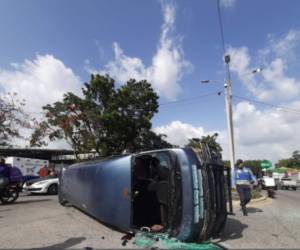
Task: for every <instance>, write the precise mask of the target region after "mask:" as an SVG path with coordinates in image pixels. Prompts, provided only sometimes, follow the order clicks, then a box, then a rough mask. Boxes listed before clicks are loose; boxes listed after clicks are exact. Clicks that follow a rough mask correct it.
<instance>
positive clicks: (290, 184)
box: [280, 177, 297, 190]
mask: <svg viewBox="0 0 300 250" xmlns="http://www.w3.org/2000/svg"><path fill="white" fill-rule="evenodd" d="M280 186H281V189H289V188H291V189H293V190H296V189H297V182H296V181H293V180H292V179H291V178H287V177H284V178H281V181H280Z"/></svg>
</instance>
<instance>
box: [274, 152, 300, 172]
mask: <svg viewBox="0 0 300 250" xmlns="http://www.w3.org/2000/svg"><path fill="white" fill-rule="evenodd" d="M276 165H277V166H278V167H286V168H298V169H300V152H299V150H295V151H294V152H293V153H292V156H291V157H290V158H287V159H281V160H279V161H278V163H277V164H276Z"/></svg>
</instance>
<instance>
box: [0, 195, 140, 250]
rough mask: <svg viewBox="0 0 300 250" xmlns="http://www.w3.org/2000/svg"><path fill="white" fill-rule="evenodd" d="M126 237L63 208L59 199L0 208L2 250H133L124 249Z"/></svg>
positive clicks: (20, 201)
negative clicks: (53, 249)
mask: <svg viewBox="0 0 300 250" xmlns="http://www.w3.org/2000/svg"><path fill="white" fill-rule="evenodd" d="M123 235H124V234H123V233H120V232H117V231H115V230H112V229H111V228H109V227H106V226H104V225H103V224H101V223H99V222H98V221H96V220H94V219H93V218H91V217H89V216H87V215H86V214H84V213H82V212H80V211H79V210H77V209H75V208H73V207H62V206H61V205H59V203H58V201H57V196H49V195H38V196H37V195H34V196H32V195H30V196H24V195H22V197H19V199H18V200H17V201H16V203H14V204H12V205H5V206H3V205H0V248H1V249H2V248H8V249H12V248H18V249H24V248H30V249H51V248H56V249H63V248H73V249H74V248H77V249H79V248H80V249H83V248H86V249H89V248H95V249H99V248H110V249H116V248H134V247H135V246H134V245H132V244H131V241H130V242H129V244H127V245H126V246H125V247H124V246H122V241H121V237H122V236H123Z"/></svg>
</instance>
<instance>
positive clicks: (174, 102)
mask: <svg viewBox="0 0 300 250" xmlns="http://www.w3.org/2000/svg"><path fill="white" fill-rule="evenodd" d="M222 92H223V91H215V92H211V93H207V94H203V95H199V96H194V97H191V98H185V99H180V100H177V101H172V102H165V103H161V104H159V106H165V105H171V104H178V103H185V102H191V101H194V100H198V99H201V98H205V97H208V96H212V95H221V93H222Z"/></svg>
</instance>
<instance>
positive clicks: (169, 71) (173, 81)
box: [87, 3, 192, 100]
mask: <svg viewBox="0 0 300 250" xmlns="http://www.w3.org/2000/svg"><path fill="white" fill-rule="evenodd" d="M162 5H163V17H164V22H163V24H162V27H161V36H160V41H159V44H158V46H157V50H156V53H155V55H154V56H153V57H152V63H151V65H149V66H148V67H147V66H146V65H145V64H144V63H143V61H142V59H140V58H138V57H130V56H127V55H126V54H125V53H124V51H123V50H122V49H121V47H120V45H119V44H118V43H116V42H115V43H113V50H114V54H115V58H114V60H112V61H110V62H108V63H107V64H106V65H105V67H104V69H103V70H100V71H98V72H100V73H102V74H103V73H108V74H109V75H110V76H112V77H113V78H115V79H116V80H117V82H120V83H121V84H123V83H125V82H126V81H127V80H129V79H130V78H135V79H137V80H142V79H147V80H148V81H149V82H151V83H152V86H153V87H154V89H155V90H156V91H157V92H158V93H159V94H160V95H161V96H164V97H166V98H167V99H170V100H174V99H176V97H177V96H178V94H179V93H180V92H181V85H180V80H181V79H182V76H183V75H184V74H185V73H187V72H188V71H190V70H191V69H192V65H191V63H189V62H188V61H186V60H185V58H184V53H183V50H182V47H181V42H180V40H179V39H176V38H175V37H174V35H173V31H174V25H175V6H174V5H172V4H170V3H163V4H162ZM87 70H88V71H89V72H90V73H96V72H97V70H94V69H91V68H90V67H89V68H87Z"/></svg>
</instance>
